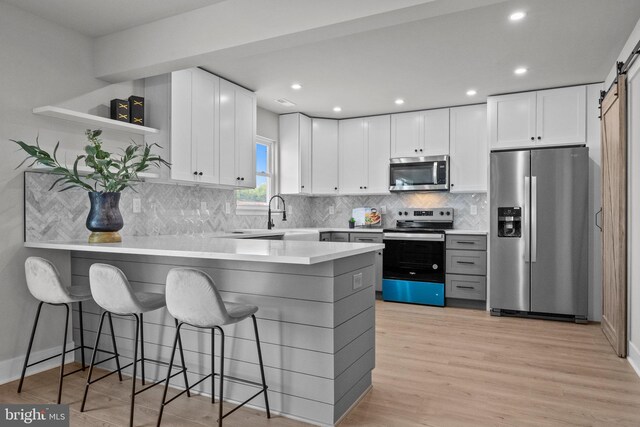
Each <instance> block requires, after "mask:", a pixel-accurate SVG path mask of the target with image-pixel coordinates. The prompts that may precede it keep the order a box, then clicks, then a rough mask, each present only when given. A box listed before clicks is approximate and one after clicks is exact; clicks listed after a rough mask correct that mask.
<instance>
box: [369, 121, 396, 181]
mask: <svg viewBox="0 0 640 427" xmlns="http://www.w3.org/2000/svg"><path fill="white" fill-rule="evenodd" d="M364 122H365V130H366V133H367V137H366V139H367V147H366V150H367V160H368V162H367V182H366V192H368V193H375V194H385V193H388V192H389V156H390V144H389V142H390V138H391V117H390V116H389V115H386V116H374V117H367V118H365V119H364Z"/></svg>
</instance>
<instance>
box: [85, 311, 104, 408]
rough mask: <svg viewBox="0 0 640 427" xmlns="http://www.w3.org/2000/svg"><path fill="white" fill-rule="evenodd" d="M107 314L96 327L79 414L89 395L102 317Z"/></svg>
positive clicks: (102, 320)
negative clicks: (94, 341)
mask: <svg viewBox="0 0 640 427" xmlns="http://www.w3.org/2000/svg"><path fill="white" fill-rule="evenodd" d="M106 314H107V312H106V311H105V312H103V313H102V315H101V316H100V325H99V326H98V332H97V335H96V343H95V345H94V347H93V353H92V354H91V365H89V375H88V376H87V384H85V386H84V395H83V396H82V405H81V406H80V412H84V405H85V404H86V403H87V394H88V393H89V385H90V384H91V374H93V367H94V366H95V364H96V355H97V353H98V345H99V344H100V333H101V332H102V324H103V323H104V316H105V315H106Z"/></svg>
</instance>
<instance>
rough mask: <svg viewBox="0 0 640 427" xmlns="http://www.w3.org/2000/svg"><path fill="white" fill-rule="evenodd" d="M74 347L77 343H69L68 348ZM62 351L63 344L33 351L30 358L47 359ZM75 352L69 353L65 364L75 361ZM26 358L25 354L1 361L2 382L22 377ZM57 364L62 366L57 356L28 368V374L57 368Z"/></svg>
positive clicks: (32, 359) (0, 379)
mask: <svg viewBox="0 0 640 427" xmlns="http://www.w3.org/2000/svg"><path fill="white" fill-rule="evenodd" d="M74 347H75V344H74V343H73V341H71V342H68V343H67V349H71V348H74ZM61 351H62V346H61V345H59V346H57V347H51V348H46V349H44V350H39V351H32V352H31V357H30V358H29V360H31V361H32V362H35V361H38V360H42V359H46V358H47V357H51V356H53V355H55V354H58V353H60V352H61ZM74 353H75V352H74V351H71V352H69V353H67V357H66V359H65V365H66V364H67V363H71V362H74V361H75V354H74ZM24 358H25V356H20V357H14V358H13V359H7V360H2V361H0V384H6V383H9V382H11V381H15V380H17V379H19V378H20V374H21V373H22V365H23V364H24ZM56 366H60V359H58V358H57V357H56V358H54V359H51V360H47V361H46V362H42V363H41V364H39V365H36V366H32V367H31V368H29V369H27V376H29V375H33V374H37V373H38V372H43V371H46V370H48V369H51V368H55V367H56Z"/></svg>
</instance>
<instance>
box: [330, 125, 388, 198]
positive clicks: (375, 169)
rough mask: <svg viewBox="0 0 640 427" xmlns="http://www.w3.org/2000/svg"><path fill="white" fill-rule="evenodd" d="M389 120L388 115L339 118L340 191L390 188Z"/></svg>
mask: <svg viewBox="0 0 640 427" xmlns="http://www.w3.org/2000/svg"><path fill="white" fill-rule="evenodd" d="M390 121H391V119H390V116H389V115H385V116H374V117H365V118H361V119H348V120H341V121H340V125H339V132H338V140H339V142H338V151H339V159H338V163H339V168H340V173H339V179H338V182H339V184H338V188H339V192H340V194H386V193H388V192H389V147H390V145H389V143H390V138H391V135H390V129H391V123H390Z"/></svg>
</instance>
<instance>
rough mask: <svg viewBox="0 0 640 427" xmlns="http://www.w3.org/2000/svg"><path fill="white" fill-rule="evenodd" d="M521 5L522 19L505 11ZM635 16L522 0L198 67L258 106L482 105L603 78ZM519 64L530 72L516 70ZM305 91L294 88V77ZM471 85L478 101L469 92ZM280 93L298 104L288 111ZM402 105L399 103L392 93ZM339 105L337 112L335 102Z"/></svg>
mask: <svg viewBox="0 0 640 427" xmlns="http://www.w3.org/2000/svg"><path fill="white" fill-rule="evenodd" d="M516 10H524V11H526V12H527V16H526V18H525V19H524V20H522V21H520V22H510V21H509V19H508V17H509V15H510V14H511V13H512V12H513V11H516ZM639 18H640V1H637V0H607V1H602V0H561V1H560V0H528V1H527V0H524V1H506V2H502V3H498V4H494V5H490V6H486V7H480V8H476V9H471V10H466V11H462V12H458V13H452V14H448V15H444V16H439V17H435V18H431V19H426V20H421V21H415V22H410V23H405V24H402V25H397V26H392V27H388V28H383V29H380V30H374V31H368V32H363V33H358V34H355V35H350V36H346V37H340V38H335V39H332V40H325V41H321V42H318V43H313V44H307V45H303V46H297V47H293V48H288V49H282V50H278V51H270V52H264V53H260V54H257V55H251V56H241V55H237V56H234V54H233V52H230V53H229V55H227V56H226V57H224V58H222V59H216V60H214V61H212V62H210V63H205V64H202V65H203V67H204V68H206V69H208V70H210V71H212V72H215V73H217V74H220V75H222V76H225V77H228V78H230V79H231V80H234V81H236V82H238V83H240V84H242V85H244V86H247V87H249V88H251V89H253V90H255V91H256V92H257V94H258V103H259V105H260V106H262V107H263V108H266V109H268V110H272V111H275V112H277V113H285V112H292V111H301V112H304V113H307V114H309V115H312V116H320V117H353V116H361V115H370V114H379V113H387V112H394V111H409V110H416V109H423V108H434V107H442V106H451V105H463V104H470V103H478V102H484V101H485V100H486V96H487V95H491V94H497V93H506V92H516V91H524V90H532V89H539V88H547V87H556V86H562V85H571V84H578V83H593V82H601V81H603V80H604V79H605V77H606V75H607V73H608V72H609V70H610V69H611V67H612V66H613V64H614V63H615V60H616V57H617V55H618V53H619V52H620V50H621V49H622V46H623V44H624V42H625V41H626V39H627V37H628V36H629V34H630V32H631V30H632V29H633V27H634V25H635V24H636V22H637V21H638V19H639ZM518 66H526V67H528V68H529V72H528V73H527V74H526V75H524V76H515V75H514V74H513V70H514V69H515V68H516V67H518ZM293 82H299V83H301V84H302V85H303V88H302V90H300V91H294V90H292V89H291V88H290V85H291V83H293ZM470 88H473V89H476V90H477V91H478V94H477V95H476V96H475V97H468V96H466V91H467V90H468V89H470ZM281 97H284V98H286V99H289V100H291V101H293V102H295V103H296V106H295V107H293V108H285V107H282V106H280V105H279V104H277V103H276V102H274V100H275V99H277V98H281ZM398 97H400V98H404V99H405V101H406V102H405V104H404V105H402V106H396V105H395V104H394V100H395V99H396V98H398ZM336 105H339V106H341V107H342V112H341V113H339V114H336V113H334V112H333V111H332V108H333V107H334V106H336Z"/></svg>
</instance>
